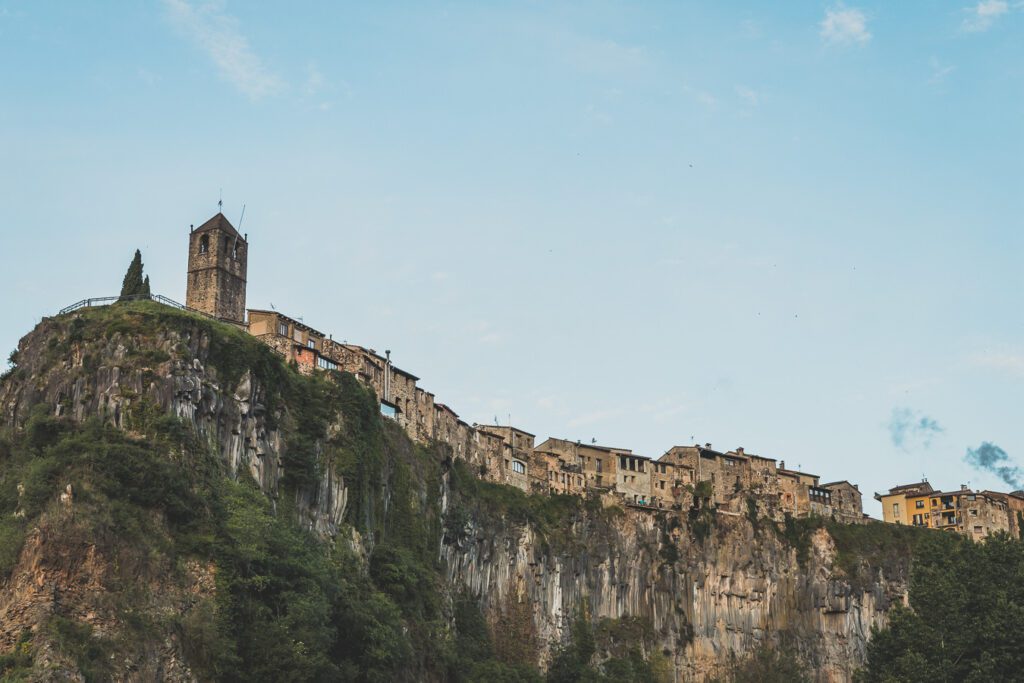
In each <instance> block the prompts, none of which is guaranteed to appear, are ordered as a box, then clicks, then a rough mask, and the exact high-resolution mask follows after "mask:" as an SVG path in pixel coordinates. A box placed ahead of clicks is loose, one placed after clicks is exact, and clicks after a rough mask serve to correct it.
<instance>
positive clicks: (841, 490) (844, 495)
mask: <svg viewBox="0 0 1024 683" xmlns="http://www.w3.org/2000/svg"><path fill="white" fill-rule="evenodd" d="M822 488H824V489H827V490H828V491H830V492H831V493H832V517H833V519H836V520H837V521H840V522H845V523H847V524H858V523H860V522H863V521H864V507H863V501H862V500H861V494H860V488H859V487H858V486H857V485H856V484H851V483H850V482H848V481H846V480H843V481H833V482H831V483H828V484H822Z"/></svg>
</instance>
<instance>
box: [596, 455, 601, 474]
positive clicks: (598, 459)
mask: <svg viewBox="0 0 1024 683" xmlns="http://www.w3.org/2000/svg"><path fill="white" fill-rule="evenodd" d="M597 471H598V472H600V471H601V458H597Z"/></svg>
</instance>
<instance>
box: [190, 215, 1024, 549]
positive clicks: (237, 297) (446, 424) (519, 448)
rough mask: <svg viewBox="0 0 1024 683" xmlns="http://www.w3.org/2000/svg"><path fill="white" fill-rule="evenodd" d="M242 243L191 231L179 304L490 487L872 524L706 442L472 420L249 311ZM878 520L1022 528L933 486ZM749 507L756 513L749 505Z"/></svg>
mask: <svg viewBox="0 0 1024 683" xmlns="http://www.w3.org/2000/svg"><path fill="white" fill-rule="evenodd" d="M248 250H249V240H248V235H241V234H240V233H239V232H238V231H237V230H235V228H234V226H232V225H231V223H230V222H229V221H228V219H227V218H226V217H225V216H224V215H223V214H222V213H218V214H216V215H215V216H213V217H212V218H211V219H210V220H208V221H206V222H205V223H203V224H202V225H201V226H199V227H198V228H195V227H194V226H193V227H192V228H191V229H190V230H189V251H188V277H187V286H186V299H185V301H186V307H187V308H189V309H190V310H194V311H198V312H200V313H203V314H205V315H208V316H211V317H213V318H217V319H219V320H224V321H227V322H230V323H232V324H234V325H237V326H239V327H241V328H242V329H245V330H247V331H248V332H249V333H250V334H252V335H254V336H255V337H256V338H257V339H259V340H260V341H262V342H263V343H265V344H267V345H268V346H270V347H271V348H273V349H274V350H275V351H277V352H278V353H279V354H280V355H281V356H283V357H284V358H285V359H286V360H288V361H289V362H294V363H295V365H296V366H297V367H298V369H299V371H300V372H303V373H306V374H312V373H314V372H317V371H331V370H340V371H344V372H349V373H352V374H353V375H355V376H356V377H357V378H358V379H359V380H360V381H361V382H363V383H364V384H365V385H366V386H368V387H371V388H372V389H373V391H374V392H375V393H376V395H377V397H378V399H379V400H380V408H381V412H382V413H383V414H384V415H386V416H387V417H389V418H391V419H393V420H395V421H396V422H397V423H398V424H399V425H401V427H402V428H403V429H404V430H405V431H406V433H407V434H408V435H409V437H410V438H412V439H413V440H414V441H417V442H419V443H436V442H440V443H443V444H447V445H448V446H449V447H450V448H451V449H452V456H453V457H454V458H456V459H459V460H463V461H465V462H466V463H468V464H469V465H470V466H471V467H472V468H474V469H475V471H476V472H477V473H478V474H479V476H480V477H481V478H483V479H486V480H488V481H493V482H498V483H501V484H507V485H509V486H515V487H517V488H519V489H522V490H523V491H529V492H535V493H549V494H568V495H600V496H607V497H608V498H609V499H611V500H614V501H616V502H621V503H624V504H626V505H629V506H634V507H637V508H641V509H651V510H659V509H676V510H682V509H687V508H689V507H690V505H692V504H693V501H694V497H695V496H697V497H698V498H700V499H701V500H702V501H707V502H708V503H710V504H711V505H713V506H714V507H715V509H716V511H718V512H720V513H723V514H735V515H739V514H749V513H750V512H751V511H752V510H753V511H754V512H756V514H757V515H759V516H767V517H771V518H773V519H782V518H784V517H785V516H786V515H791V516H794V517H808V516H820V517H830V518H832V519H836V520H839V521H842V522H847V523H859V522H863V521H865V520H866V519H867V517H866V516H865V515H864V514H863V511H862V506H861V493H860V490H858V488H857V485H856V484H851V483H850V482H848V481H834V482H830V483H824V484H823V483H821V481H820V480H819V477H818V476H817V475H815V474H809V473H807V472H801V471H799V470H794V469H788V468H787V467H786V463H785V462H784V461H776V460H774V459H772V458H766V457H763V456H760V455H755V454H753V453H747V452H745V451H744V450H743V449H742V448H736V449H735V450H730V451H725V452H723V451H718V450H715V449H713V448H712V447H711V444H704V445H703V446H702V445H699V444H695V445H692V446H674V447H673V448H671V449H669V450H668V451H667V452H666V453H665V454H663V455H662V456H661V457H660V458H658V459H657V460H654V459H651V458H648V457H646V456H643V455H638V454H636V453H633V452H632V451H631V450H630V449H628V448H613V447H610V446H600V445H597V444H596V443H581V442H580V441H573V440H570V439H554V438H551V439H547V440H545V441H543V442H541V443H539V444H537V443H536V437H535V436H534V435H533V434H531V433H529V432H527V431H525V430H523V429H519V428H517V427H513V426H511V425H503V426H502V425H482V424H469V423H468V422H466V421H465V420H463V419H461V418H460V417H459V415H458V414H457V413H456V412H455V411H454V410H452V409H451V408H450V407H448V406H447V405H445V404H443V403H441V402H439V401H437V399H436V397H435V396H434V394H432V393H430V392H429V391H426V390H425V389H423V388H422V387H420V386H418V385H417V382H418V381H419V378H418V377H416V376H415V375H413V374H412V373H410V372H407V371H405V370H403V369H401V368H399V367H397V366H395V365H394V364H393V363H392V362H391V353H390V352H389V351H385V352H384V355H383V356H382V355H380V354H379V353H377V352H376V351H374V350H373V349H367V348H364V347H362V346H358V345H356V344H348V343H340V342H336V341H334V339H333V338H332V337H331V336H330V335H325V334H324V333H322V332H320V331H318V330H315V329H313V328H312V327H310V326H309V325H306V324H305V323H303V322H302V321H301V320H296V319H295V318H290V317H288V316H286V315H283V314H282V313H279V312H278V311H274V310H270V311H267V310H254V309H246V307H245V294H246V277H247V269H248ZM875 498H876V499H877V500H879V501H880V502H881V503H882V511H883V519H884V521H886V522H890V523H895V524H908V525H912V526H918V527H925V528H931V529H942V530H948V531H956V532H959V533H962V534H965V535H967V536H969V537H971V538H983V537H985V536H987V535H989V534H992V533H995V532H999V531H1006V532H1009V533H1011V534H1012V535H1014V536H1018V537H1019V536H1020V534H1021V531H1022V528H1024V491H1015V492H1013V493H997V492H994V491H972V490H969V489H968V488H967V487H966V486H962V487H961V488H960V490H959V491H951V492H940V491H935V490H933V489H932V487H931V485H930V484H928V482H926V481H925V482H920V483H917V484H907V485H903V486H897V487H895V488H892V489H890V490H889V492H888V493H887V494H875ZM751 506H753V508H752V507H751Z"/></svg>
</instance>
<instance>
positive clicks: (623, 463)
mask: <svg viewBox="0 0 1024 683" xmlns="http://www.w3.org/2000/svg"><path fill="white" fill-rule="evenodd" d="M619 469H620V470H624V469H626V456H624V455H620V456H619Z"/></svg>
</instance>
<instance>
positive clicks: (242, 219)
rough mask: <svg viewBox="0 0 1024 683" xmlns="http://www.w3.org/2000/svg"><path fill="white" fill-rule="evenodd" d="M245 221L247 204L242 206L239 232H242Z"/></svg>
mask: <svg viewBox="0 0 1024 683" xmlns="http://www.w3.org/2000/svg"><path fill="white" fill-rule="evenodd" d="M244 220H245V204H242V217H241V218H239V219H238V231H239V232H241V231H242V221H244Z"/></svg>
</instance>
